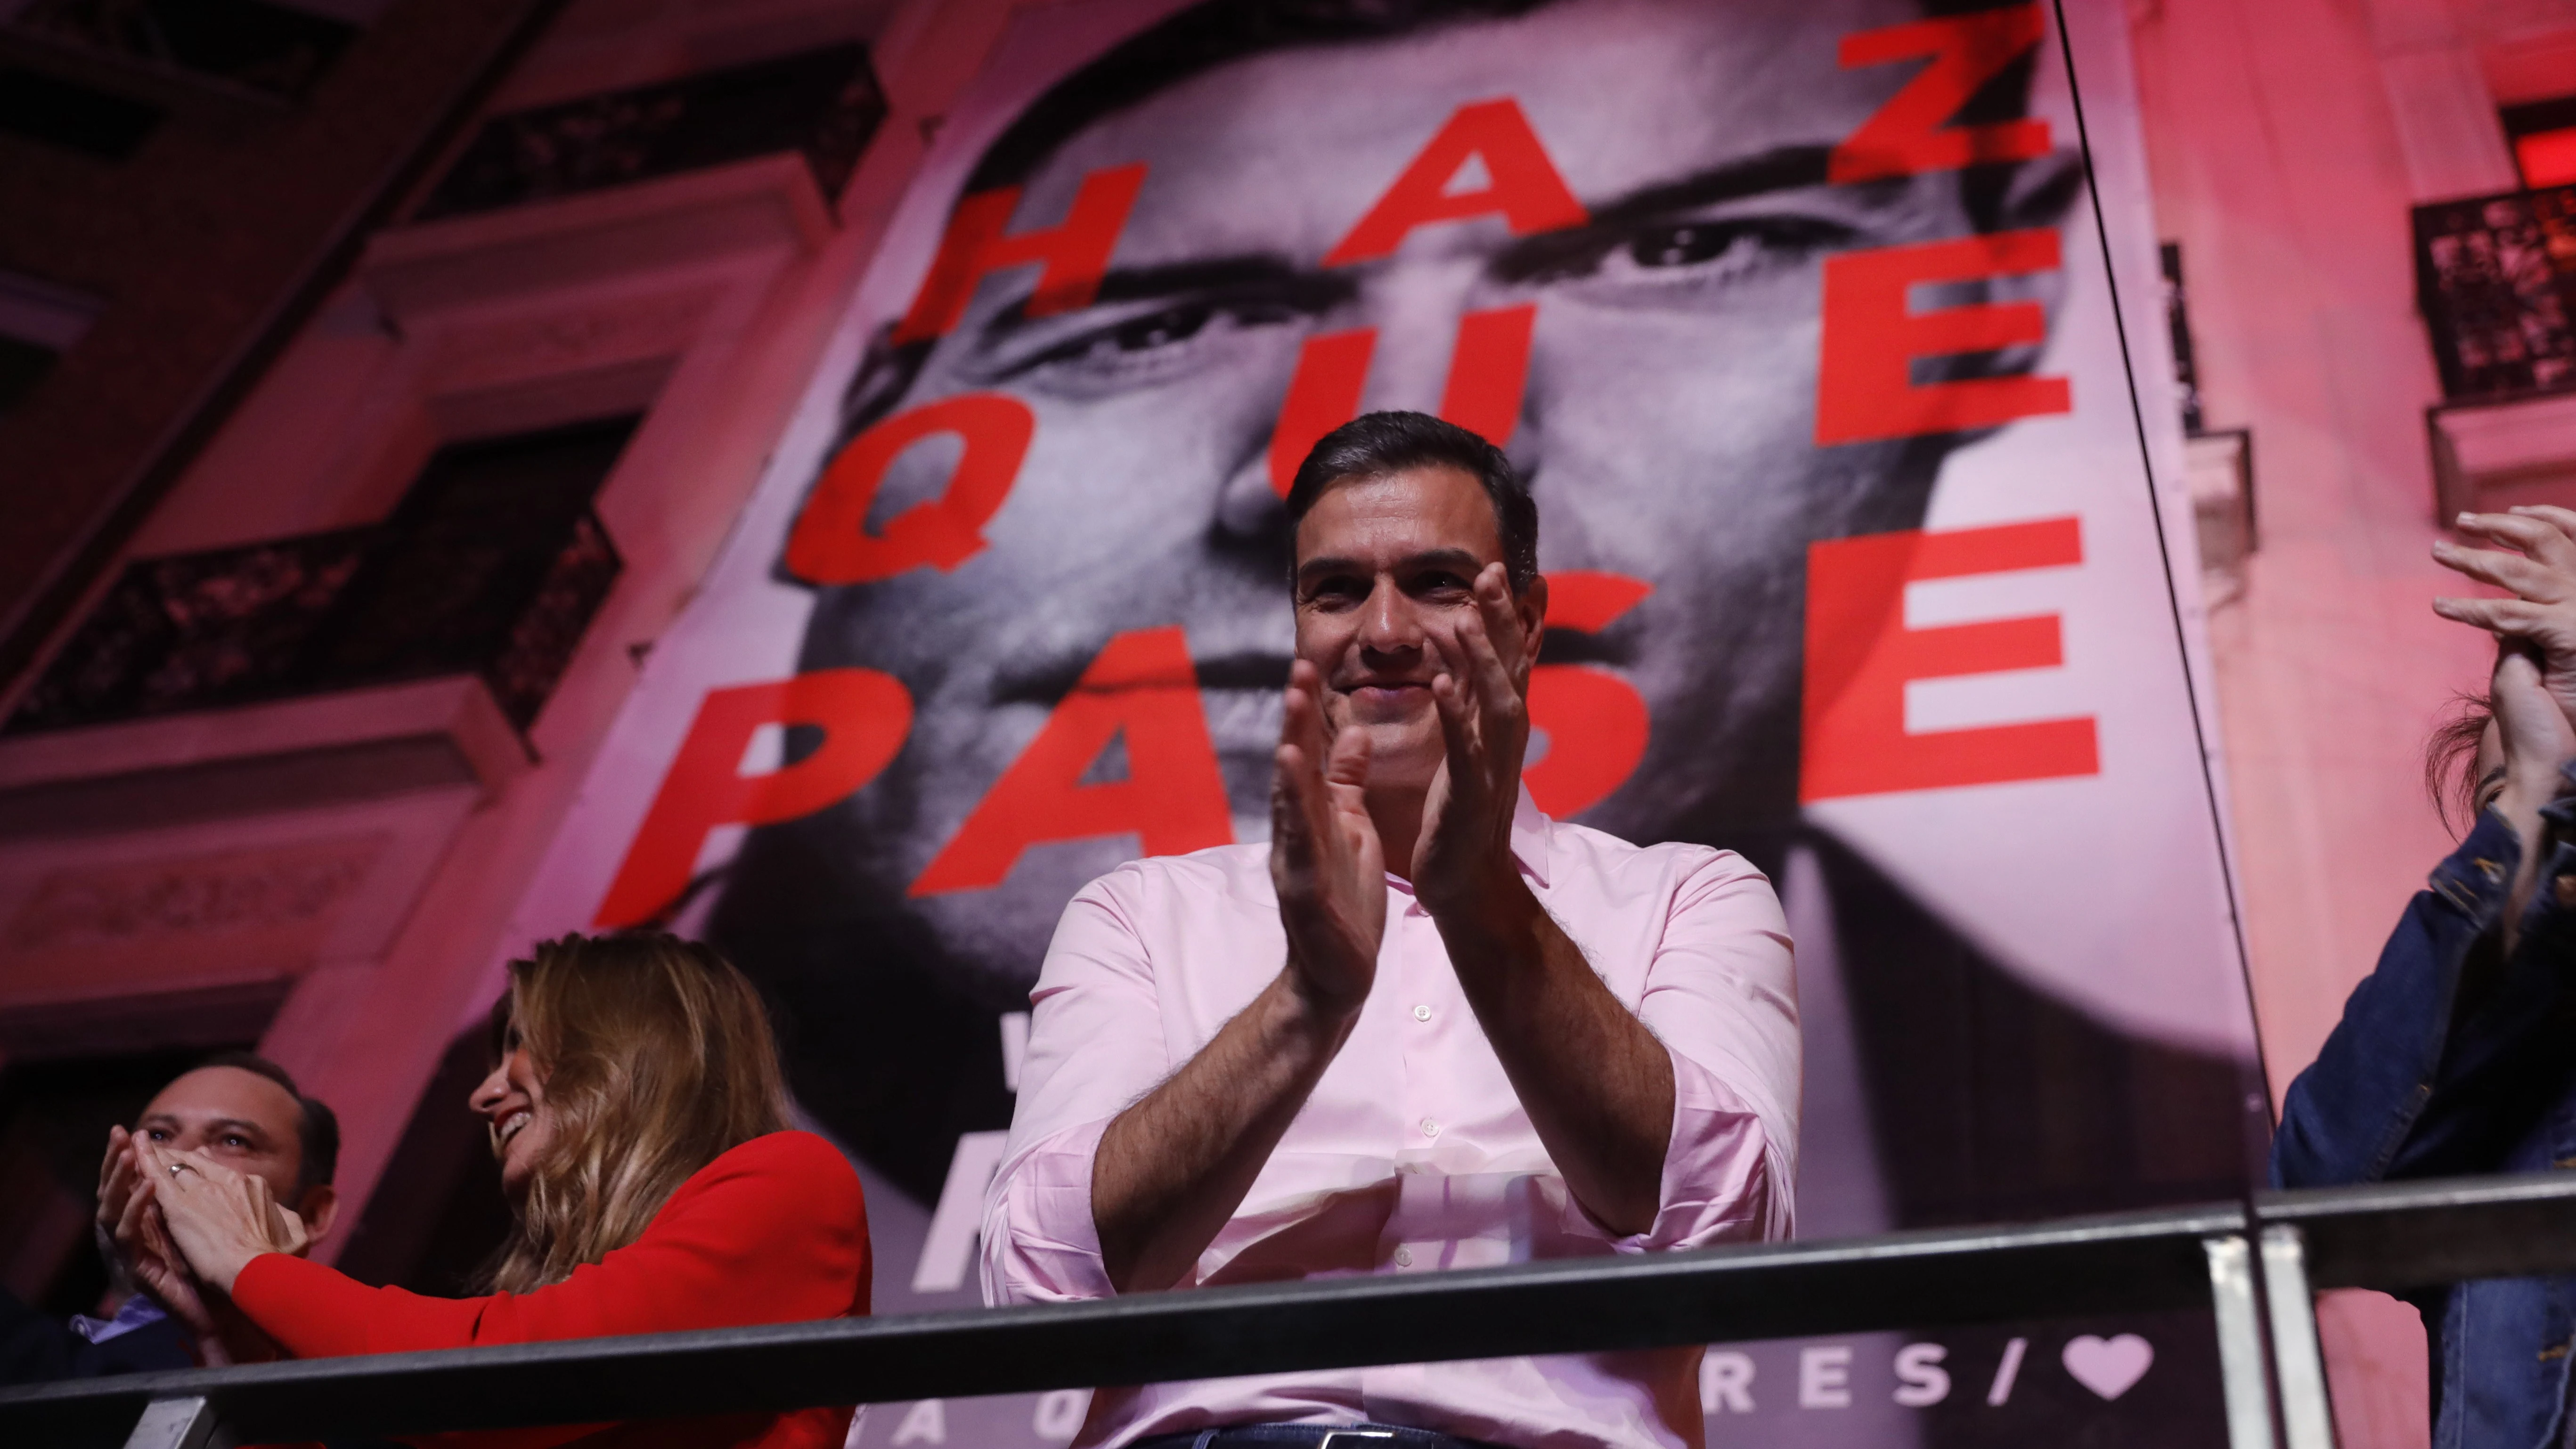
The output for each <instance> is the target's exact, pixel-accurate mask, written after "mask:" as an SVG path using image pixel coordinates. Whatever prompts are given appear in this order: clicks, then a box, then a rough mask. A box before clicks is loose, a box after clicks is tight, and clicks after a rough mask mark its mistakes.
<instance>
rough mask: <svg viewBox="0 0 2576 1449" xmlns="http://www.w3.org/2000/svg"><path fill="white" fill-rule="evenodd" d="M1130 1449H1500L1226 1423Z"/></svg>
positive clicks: (1430, 1434) (1358, 1430) (1400, 1429)
mask: <svg viewBox="0 0 2576 1449" xmlns="http://www.w3.org/2000/svg"><path fill="white" fill-rule="evenodd" d="M1127 1449H1497V1446H1495V1445H1492V1444H1488V1443H1486V1442H1485V1441H1483V1440H1481V1439H1461V1438H1459V1437H1458V1436H1457V1435H1455V1434H1443V1433H1441V1432H1440V1431H1439V1430H1437V1429H1408V1428H1406V1427H1404V1426H1403V1425H1401V1424H1226V1425H1221V1426H1219V1427H1217V1428H1212V1429H1193V1430H1190V1431H1188V1432H1186V1433H1181V1434H1152V1435H1148V1436H1147V1437H1145V1438H1142V1439H1138V1440H1135V1441H1133V1442H1131V1443H1130V1444H1129V1445H1128V1446H1127Z"/></svg>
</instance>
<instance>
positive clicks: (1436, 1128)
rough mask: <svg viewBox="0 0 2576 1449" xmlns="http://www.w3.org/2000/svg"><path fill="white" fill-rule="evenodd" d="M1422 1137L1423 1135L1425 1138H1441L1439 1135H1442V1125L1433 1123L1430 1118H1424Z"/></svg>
mask: <svg viewBox="0 0 2576 1449" xmlns="http://www.w3.org/2000/svg"><path fill="white" fill-rule="evenodd" d="M1422 1135H1423V1136H1425V1137H1437V1136H1439V1135H1440V1124H1439V1123H1437V1122H1434V1121H1432V1120H1431V1119H1430V1118H1428V1117H1425V1118H1423V1119H1422Z"/></svg>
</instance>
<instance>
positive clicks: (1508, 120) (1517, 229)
mask: <svg viewBox="0 0 2576 1449" xmlns="http://www.w3.org/2000/svg"><path fill="white" fill-rule="evenodd" d="M1469 157H1478V158H1481V159H1482V160H1483V161H1484V163H1485V177H1486V182H1485V184H1484V185H1483V186H1481V187H1478V188H1477V189H1475V190H1473V191H1461V192H1455V193H1452V192H1451V191H1450V190H1449V183H1451V182H1453V181H1455V180H1457V179H1458V168H1460V167H1462V166H1464V165H1466V164H1467V160H1468V158H1469ZM1497 211H1498V212H1501V213H1502V214H1503V220H1504V221H1505V222H1506V223H1507V224H1509V225H1510V227H1511V229H1512V235H1514V236H1527V235H1528V234H1529V233H1531V232H1534V231H1554V230H1556V229H1557V228H1559V227H1566V226H1581V225H1583V223H1584V221H1585V220H1586V219H1587V217H1586V213H1585V212H1584V210H1583V203H1582V202H1579V201H1577V200H1575V199H1574V193H1573V192H1571V191H1569V190H1567V189H1566V186H1565V178H1564V177H1561V176H1559V175H1557V174H1556V167H1555V165H1554V164H1553V163H1551V162H1550V161H1549V160H1548V159H1547V149H1546V148H1545V147H1543V146H1541V145H1539V143H1538V133H1537V132H1535V131H1532V130H1531V129H1530V123H1529V118H1528V117H1527V116H1524V115H1522V114H1521V108H1520V105H1519V103H1517V102H1515V101H1514V100H1512V98H1511V97H1509V96H1504V97H1502V98H1501V99H1499V100H1491V101H1475V102H1472V103H1470V104H1468V105H1463V106H1460V107H1459V108H1458V111H1457V114H1455V115H1452V116H1451V117H1450V118H1449V120H1448V123H1447V124H1446V125H1443V126H1442V127H1441V128H1440V133H1439V134H1438V135H1436V136H1433V137H1432V138H1431V140H1430V142H1429V144H1427V145H1425V146H1424V147H1423V148H1422V151H1421V154H1419V155H1417V156H1415V157H1414V158H1413V164H1412V165H1410V166H1407V167H1405V168H1404V174H1403V175H1401V176H1398V177H1397V178H1395V184H1394V185H1392V186H1390V187H1388V188H1387V189H1386V194H1385V195H1384V196H1381V197H1379V198H1378V199H1377V205H1375V206H1373V207H1370V208H1369V214H1368V215H1366V216H1364V217H1361V218H1360V224H1359V225H1357V226H1355V227H1352V228H1351V234H1350V235H1349V236H1346V237H1344V238H1342V240H1341V244H1340V245H1338V246H1336V247H1334V248H1333V249H1332V250H1331V251H1330V252H1327V253H1325V255H1324V265H1325V266H1328V267H1338V266H1343V265H1345V264H1347V263H1350V262H1365V261H1372V260H1374V259H1376V258H1378V257H1382V256H1385V255H1387V254H1388V253H1390V252H1392V251H1394V250H1395V249H1396V248H1397V247H1398V246H1400V245H1402V244H1403V241H1404V238H1405V237H1406V235H1407V234H1409V233H1410V232H1411V231H1412V230H1413V229H1414V228H1415V227H1417V226H1429V225H1430V224H1431V223H1433V222H1436V221H1458V220H1462V219H1464V218H1466V217H1470V216H1483V215H1485V214H1486V213H1488V212H1497Z"/></svg>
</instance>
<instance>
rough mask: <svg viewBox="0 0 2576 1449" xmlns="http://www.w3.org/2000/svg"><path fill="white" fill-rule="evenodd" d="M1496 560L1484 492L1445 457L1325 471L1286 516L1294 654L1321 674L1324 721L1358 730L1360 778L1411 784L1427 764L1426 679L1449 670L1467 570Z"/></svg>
mask: <svg viewBox="0 0 2576 1449" xmlns="http://www.w3.org/2000/svg"><path fill="white" fill-rule="evenodd" d="M1502 561H1503V539H1502V528H1501V525H1500V524H1499V523H1498V522H1497V521H1496V519H1495V516H1494V505H1493V502H1492V500H1491V499H1489V498H1488V497H1487V496H1486V494H1485V489H1484V485H1482V484H1480V483H1478V482H1477V481H1476V480H1475V479H1474V478H1472V477H1470V476H1468V475H1467V474H1466V473H1464V472H1461V471H1460V470H1458V469H1456V468H1446V467H1431V468H1412V469H1407V470H1405V471H1402V472H1398V473H1391V474H1388V475H1386V476H1383V477H1376V478H1355V479H1351V480H1348V481H1346V482H1341V483H1337V484H1334V485H1333V486H1331V487H1329V488H1327V489H1326V490H1325V491H1324V494H1323V496H1322V497H1320V498H1317V499H1316V500H1315V506H1314V507H1313V508H1311V509H1309V510H1308V511H1307V513H1306V516H1305V517H1304V518H1302V519H1300V520H1298V523H1297V573H1296V593H1297V657H1299V658H1300V659H1304V660H1306V661H1307V662H1308V663H1310V664H1313V665H1314V666H1315V672H1316V673H1317V674H1319V675H1321V676H1322V677H1323V681H1324V710H1325V717H1326V718H1327V720H1329V721H1330V723H1331V725H1332V727H1333V729H1334V730H1336V731H1340V730H1350V729H1356V730H1360V731H1362V732H1364V733H1366V734H1367V736H1368V739H1369V775H1368V778H1369V784H1370V786H1371V787H1372V788H1376V789H1385V788H1396V789H1423V788H1426V787H1428V786H1429V785H1430V783H1431V778H1432V776H1433V775H1434V774H1435V773H1436V772H1437V771H1438V770H1439V768H1440V761H1441V759H1442V758H1443V756H1444V755H1445V754H1446V752H1447V748H1448V746H1447V741H1446V739H1445V737H1444V735H1443V733H1442V730H1441V725H1440V709H1439V705H1438V704H1437V703H1436V702H1435V701H1434V700H1433V699H1432V696H1431V681H1432V679H1433V677H1434V676H1436V675H1438V674H1440V673H1442V672H1444V671H1450V672H1455V671H1454V670H1453V669H1452V664H1451V661H1456V660H1459V659H1460V654H1459V649H1458V645H1457V642H1456V640H1457V633H1458V623H1459V619H1460V617H1461V616H1462V615H1464V614H1466V613H1467V612H1469V611H1471V610H1473V609H1474V608H1475V607H1476V600H1475V593H1474V585H1475V581H1476V576H1477V575H1478V574H1480V573H1482V572H1484V570H1485V569H1486V567H1487V566H1488V565H1491V564H1497V563H1501V562H1502ZM1509 662H1510V661H1506V663H1509Z"/></svg>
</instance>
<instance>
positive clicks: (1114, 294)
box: [981, 252, 1358, 338]
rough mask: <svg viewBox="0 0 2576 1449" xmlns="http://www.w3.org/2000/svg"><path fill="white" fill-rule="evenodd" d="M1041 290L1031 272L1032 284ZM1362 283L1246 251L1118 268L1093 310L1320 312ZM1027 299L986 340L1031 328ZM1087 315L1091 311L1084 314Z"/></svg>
mask: <svg viewBox="0 0 2576 1449" xmlns="http://www.w3.org/2000/svg"><path fill="white" fill-rule="evenodd" d="M1028 285H1030V286H1031V287H1033V288H1034V287H1035V286H1036V280H1035V274H1034V272H1032V274H1031V279H1030V281H1029V284H1028ZM1357 290H1358V283H1357V282H1356V281H1354V280H1353V279H1352V278H1350V277H1348V276H1346V275H1340V274H1337V273H1333V272H1323V271H1316V270H1313V269H1310V268H1305V267H1300V266H1298V265H1297V264H1296V263H1294V262H1292V261H1290V260H1288V259H1287V258H1286V257H1283V256H1278V255H1274V254H1271V253H1266V252H1245V253H1240V254H1237V255H1235V256H1228V257H1194V258H1192V259H1190V260H1187V261H1178V262H1164V263H1161V264H1159V265H1156V266H1146V267H1114V268H1112V269H1110V270H1109V271H1107V272H1104V273H1102V274H1101V278H1100V289H1099V291H1098V293H1097V294H1096V295H1095V296H1094V297H1093V299H1092V303H1091V305H1092V306H1093V307H1098V306H1102V305H1105V304H1112V303H1119V302H1151V301H1160V300H1163V299H1165V298H1179V297H1198V296H1214V297H1245V296H1251V297H1261V298H1267V299H1270V300H1274V301H1277V302H1279V303H1281V304H1283V305H1286V306H1290V307H1296V308H1300V309H1302V310H1306V311H1314V312H1321V311H1323V310H1325V309H1326V308H1328V307H1331V306H1333V305H1334V304H1336V303H1338V302H1342V301H1346V300H1348V299H1349V298H1350V297H1351V296H1352V295H1353V294H1354V293H1355V292H1356V291H1357ZM1027 308H1028V299H1027V298H1026V297H1022V298H1020V299H1019V300H1017V301H1015V302H1013V303H1011V304H1010V305H1009V306H1007V307H1004V308H1003V309H1002V310H1000V311H999V312H996V313H994V314H993V316H992V317H991V318H990V319H989V320H987V321H986V322H985V323H984V326H983V328H982V329H981V330H982V334H983V335H984V336H985V337H988V338H989V337H996V336H1007V335H1009V334H1010V333H1011V332H1013V331H1015V330H1017V329H1018V328H1020V327H1022V326H1024V325H1026V324H1027V323H1028V322H1029V321H1030V320H1031V319H1030V318H1029V316H1028V311H1027ZM1084 310H1088V309H1084Z"/></svg>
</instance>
